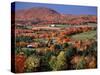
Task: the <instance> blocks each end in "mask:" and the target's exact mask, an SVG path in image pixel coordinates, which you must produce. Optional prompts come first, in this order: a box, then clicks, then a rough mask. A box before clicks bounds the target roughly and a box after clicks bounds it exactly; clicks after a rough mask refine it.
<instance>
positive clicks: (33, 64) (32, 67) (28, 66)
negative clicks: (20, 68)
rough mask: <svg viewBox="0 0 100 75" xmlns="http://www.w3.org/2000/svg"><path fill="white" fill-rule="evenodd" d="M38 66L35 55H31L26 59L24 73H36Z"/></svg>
mask: <svg viewBox="0 0 100 75" xmlns="http://www.w3.org/2000/svg"><path fill="white" fill-rule="evenodd" d="M39 66H40V58H39V57H38V56H36V55H31V56H29V57H28V58H27V59H26V62H25V70H26V72H32V71H37V68H38V67H39Z"/></svg>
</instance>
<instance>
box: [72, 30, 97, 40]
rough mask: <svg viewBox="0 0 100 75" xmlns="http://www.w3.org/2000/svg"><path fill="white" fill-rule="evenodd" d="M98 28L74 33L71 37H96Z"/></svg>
mask: <svg viewBox="0 0 100 75" xmlns="http://www.w3.org/2000/svg"><path fill="white" fill-rule="evenodd" d="M96 35H97V32H96V30H92V31H88V32H83V33H79V34H75V35H72V36H71V37H72V38H73V39H75V40H86V39H96V38H97V36H96Z"/></svg>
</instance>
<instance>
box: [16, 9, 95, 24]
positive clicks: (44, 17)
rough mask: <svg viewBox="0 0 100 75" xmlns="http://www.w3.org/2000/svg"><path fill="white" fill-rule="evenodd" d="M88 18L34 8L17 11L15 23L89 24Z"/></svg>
mask: <svg viewBox="0 0 100 75" xmlns="http://www.w3.org/2000/svg"><path fill="white" fill-rule="evenodd" d="M88 17H91V16H87V15H85V16H79V15H71V14H70V15H66V14H61V13H59V12H57V11H55V10H53V9H50V8H45V7H33V8H30V9H23V10H16V11H15V20H16V21H15V22H16V23H19V24H23V25H25V24H26V25H27V24H28V25H34V24H51V23H57V24H70V23H71V24H75V23H76V24H78V23H79V24H81V22H84V23H85V22H87V21H90V20H88ZM92 21H95V22H96V16H93V20H92Z"/></svg>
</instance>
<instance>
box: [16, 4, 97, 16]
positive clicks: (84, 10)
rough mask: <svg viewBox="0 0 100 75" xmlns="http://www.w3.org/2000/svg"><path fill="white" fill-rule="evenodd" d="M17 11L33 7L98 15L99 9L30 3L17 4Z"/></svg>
mask: <svg viewBox="0 0 100 75" xmlns="http://www.w3.org/2000/svg"><path fill="white" fill-rule="evenodd" d="M15 7H16V10H19V9H27V8H32V7H47V8H51V9H54V10H56V11H57V12H60V13H64V14H75V15H84V14H86V15H97V7H95V6H78V5H77V6H76V5H61V4H60V5H58V4H43V3H29V2H16V6H15Z"/></svg>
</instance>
